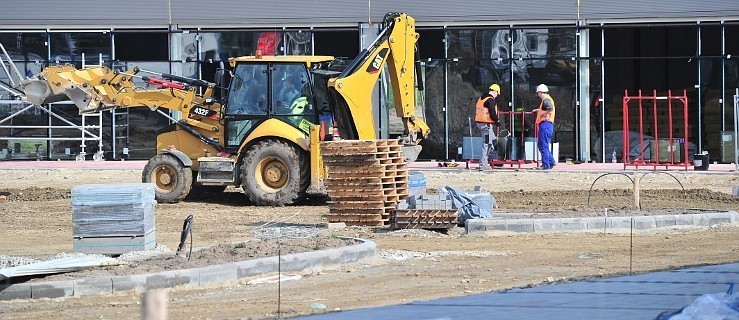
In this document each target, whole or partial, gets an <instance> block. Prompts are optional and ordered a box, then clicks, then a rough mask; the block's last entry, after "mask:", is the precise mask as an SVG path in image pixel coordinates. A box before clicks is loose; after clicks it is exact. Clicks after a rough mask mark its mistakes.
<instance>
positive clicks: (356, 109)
mask: <svg viewBox="0 0 739 320" xmlns="http://www.w3.org/2000/svg"><path fill="white" fill-rule="evenodd" d="M384 22H385V28H384V29H383V30H382V31H381V33H380V35H379V36H378V37H377V39H376V40H375V41H374V42H373V43H372V45H371V46H370V47H369V48H367V49H365V50H363V51H362V52H361V53H360V54H359V56H357V58H355V59H354V60H353V61H352V62H351V63H350V64H349V66H348V67H347V68H346V69H345V70H344V72H342V73H341V75H339V77H337V78H333V79H330V80H329V87H331V88H332V89H334V90H336V92H338V93H339V94H340V95H341V97H343V100H344V101H345V102H346V105H347V107H348V109H349V110H350V113H351V117H352V119H353V122H354V124H355V126H356V131H357V137H356V138H358V139H362V140H371V139H375V138H376V137H375V129H374V122H373V121H372V119H373V115H372V103H371V101H372V100H371V99H372V97H371V96H372V91H373V89H374V86H375V84H376V83H377V79H378V77H379V76H380V72H381V71H382V69H383V67H384V66H385V63H387V64H388V72H389V78H390V82H391V86H392V88H393V98H394V100H395V111H396V114H397V115H398V117H401V118H402V120H403V125H404V126H405V132H404V136H403V137H402V140H403V143H404V144H405V145H417V144H418V142H419V141H420V139H423V138H426V137H427V136H428V134H429V127H428V125H426V123H425V122H423V120H421V119H418V118H416V117H415V108H416V94H415V83H416V66H415V60H416V52H417V51H416V42H417V41H418V33H416V29H415V20H414V19H413V18H412V17H409V16H407V15H406V14H404V13H388V14H387V15H386V16H385V21H384Z"/></svg>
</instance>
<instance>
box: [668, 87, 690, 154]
mask: <svg viewBox="0 0 739 320" xmlns="http://www.w3.org/2000/svg"><path fill="white" fill-rule="evenodd" d="M668 92H669V95H670V96H672V92H670V91H668ZM667 119H669V121H668V127H669V129H670V140H669V141H670V146H671V147H672V99H667ZM674 151H675V150H673V152H672V153H671V154H670V162H672V163H675V152H674ZM686 156H687V155H686Z"/></svg>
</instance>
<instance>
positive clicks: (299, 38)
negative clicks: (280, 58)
mask: <svg viewBox="0 0 739 320" xmlns="http://www.w3.org/2000/svg"><path fill="white" fill-rule="evenodd" d="M286 35H287V48H286V49H287V50H286V51H285V54H289V55H311V47H312V44H313V42H312V38H313V34H312V33H311V32H310V31H302V30H298V31H288V32H286Z"/></svg>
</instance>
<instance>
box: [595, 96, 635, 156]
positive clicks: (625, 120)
mask: <svg viewBox="0 0 739 320" xmlns="http://www.w3.org/2000/svg"><path fill="white" fill-rule="evenodd" d="M622 101H623V104H622V105H621V110H622V111H623V116H622V117H621V123H622V125H621V141H622V143H621V146H622V149H623V150H622V152H621V158H622V160H623V162H624V170H626V164H627V163H628V162H629V152H628V150H629V139H628V137H627V133H628V132H629V90H624V97H623V100H622ZM601 141H603V143H602V144H603V162H604V163H605V159H606V153H605V150H606V149H605V148H606V147H605V145H606V140H605V136H604V137H603V140H601Z"/></svg>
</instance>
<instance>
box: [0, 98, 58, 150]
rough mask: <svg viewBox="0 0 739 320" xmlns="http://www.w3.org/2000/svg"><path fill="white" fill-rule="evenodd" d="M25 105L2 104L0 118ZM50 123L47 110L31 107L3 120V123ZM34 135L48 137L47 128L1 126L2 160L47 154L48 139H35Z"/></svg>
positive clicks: (18, 124)
mask: <svg viewBox="0 0 739 320" xmlns="http://www.w3.org/2000/svg"><path fill="white" fill-rule="evenodd" d="M25 107H26V105H23V104H0V119H5V118H6V117H8V116H10V115H12V114H14V113H16V112H18V111H20V110H22V109H23V108H25ZM48 124H49V117H48V115H47V114H46V113H45V112H43V111H40V110H39V109H37V108H31V109H29V110H26V111H24V112H23V113H22V114H19V115H16V116H15V117H13V118H11V119H9V120H7V121H5V122H3V124H2V125H4V126H5V125H17V126H46V125H48ZM3 137H5V139H3ZM8 137H11V138H23V137H29V138H30V139H8ZM33 137H43V138H45V137H47V131H46V129H28V128H0V160H10V159H38V158H39V155H41V156H42V157H43V156H45V155H46V146H47V144H46V140H38V139H33ZM37 145H38V148H37ZM37 149H38V150H37Z"/></svg>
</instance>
